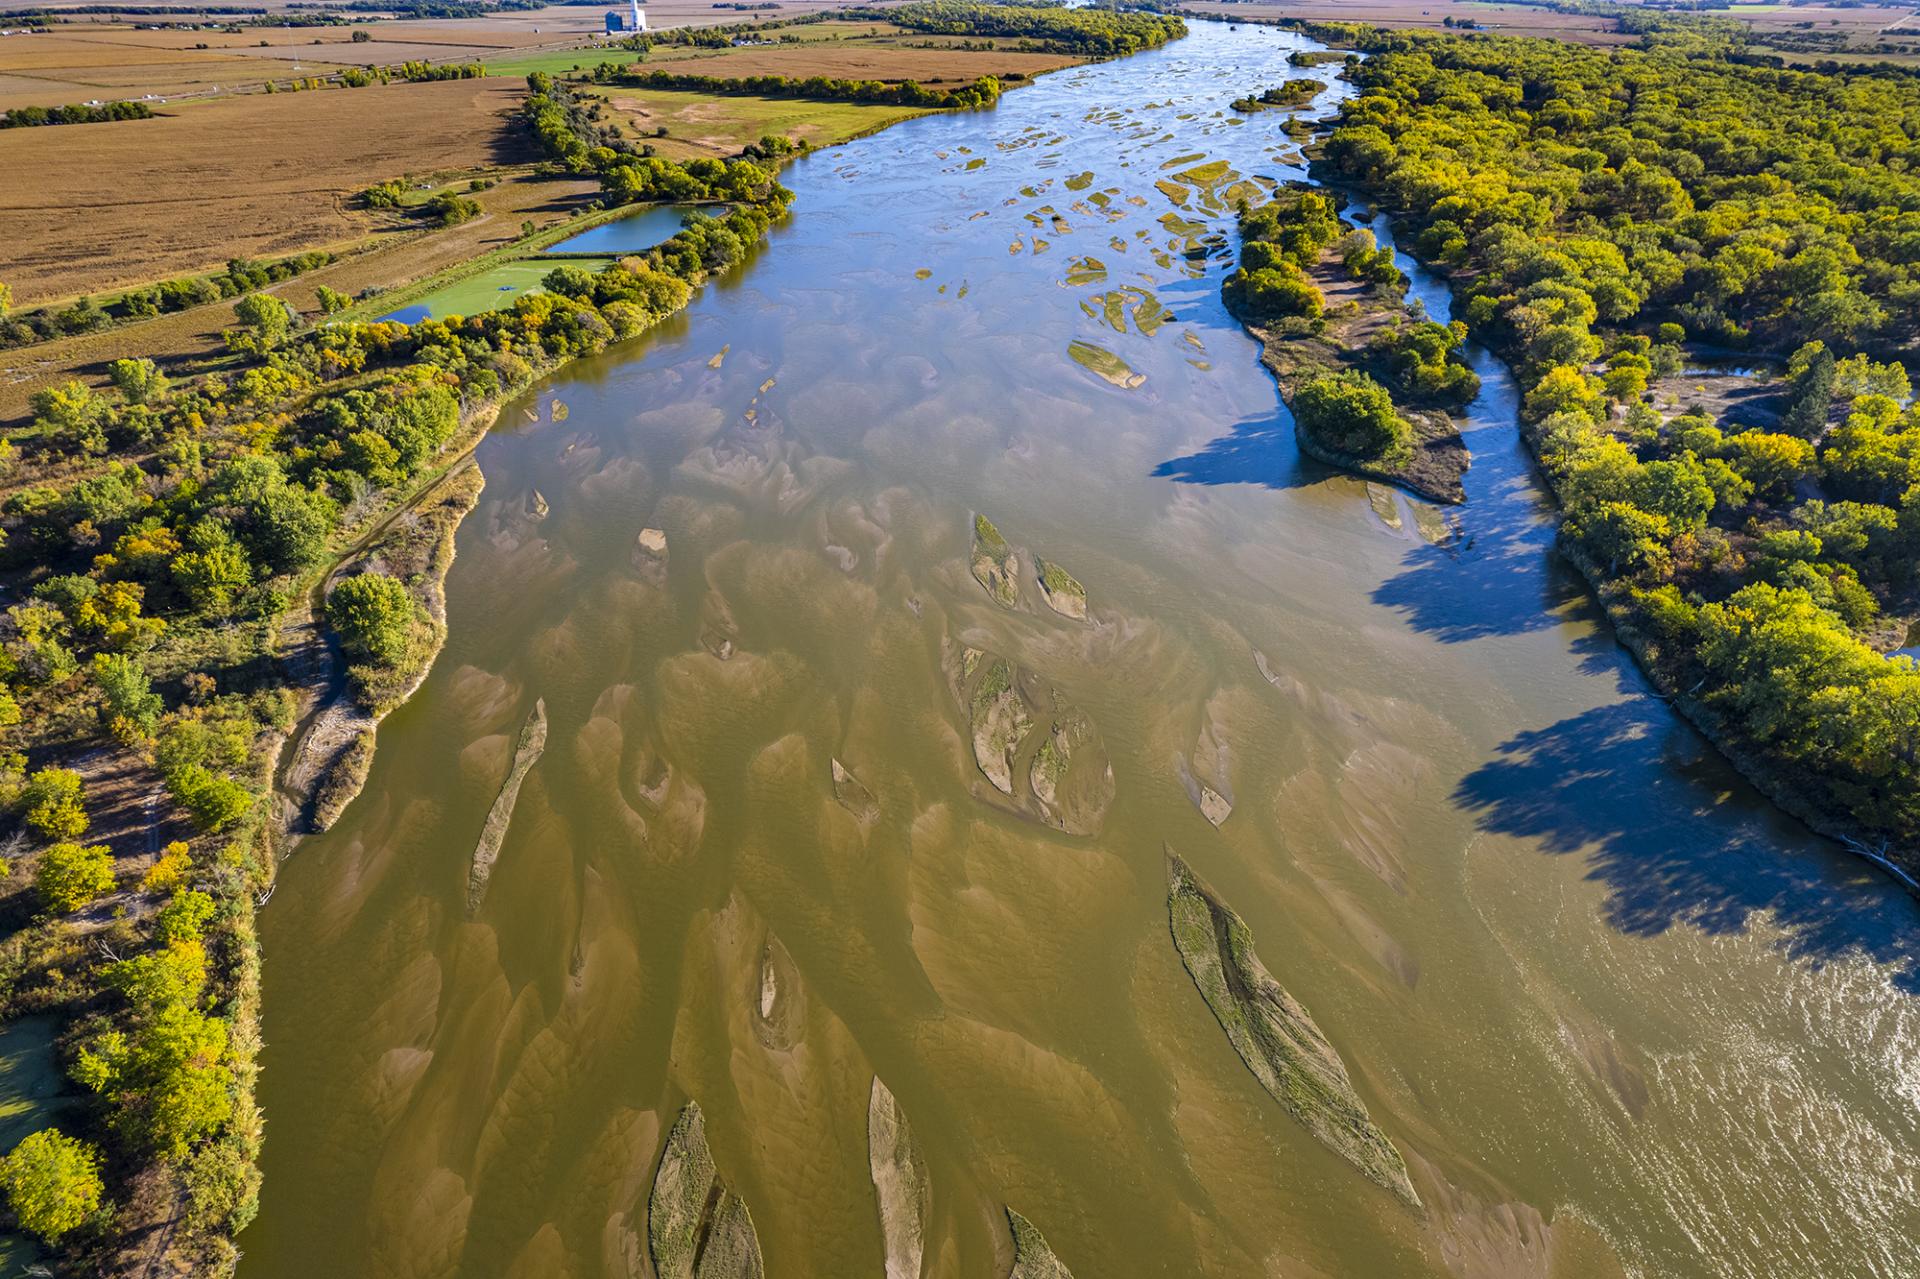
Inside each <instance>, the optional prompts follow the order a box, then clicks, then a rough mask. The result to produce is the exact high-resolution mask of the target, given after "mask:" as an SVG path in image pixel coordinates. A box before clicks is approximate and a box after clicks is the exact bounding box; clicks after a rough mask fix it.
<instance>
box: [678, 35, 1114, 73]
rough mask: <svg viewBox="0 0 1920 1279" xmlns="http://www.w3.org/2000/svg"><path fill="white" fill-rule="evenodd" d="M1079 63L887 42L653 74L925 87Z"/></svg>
mask: <svg viewBox="0 0 1920 1279" xmlns="http://www.w3.org/2000/svg"><path fill="white" fill-rule="evenodd" d="M1079 61H1081V59H1079V58H1074V57H1070V56H1067V55H1064V54H1054V53H1011V52H1000V51H997V50H993V51H980V50H968V49H917V48H912V47H910V46H908V45H905V44H900V43H892V42H884V41H866V40H859V41H851V40H849V41H832V42H823V43H810V44H804V45H766V46H762V47H756V48H744V49H727V50H723V51H720V52H715V53H709V54H706V55H705V56H700V57H686V58H671V59H670V58H667V57H665V56H662V55H660V54H655V55H654V56H653V57H651V58H649V59H648V60H647V63H646V68H647V69H655V68H657V69H659V70H662V71H685V72H689V73H692V74H696V75H711V76H724V77H727V78H730V79H745V78H746V77H748V76H761V75H779V76H790V77H794V78H796V79H803V78H805V77H807V76H833V77H836V78H839V79H847V80H918V81H919V82H920V83H921V84H941V83H948V82H955V81H968V80H974V79H977V78H978V77H980V76H984V75H997V76H1005V75H1006V74H1007V73H1009V72H1013V73H1016V74H1018V75H1022V76H1036V75H1039V74H1041V73H1042V72H1046V71H1054V70H1058V69H1059V68H1061V67H1069V66H1073V65H1074V64H1075V63H1077V62H1079Z"/></svg>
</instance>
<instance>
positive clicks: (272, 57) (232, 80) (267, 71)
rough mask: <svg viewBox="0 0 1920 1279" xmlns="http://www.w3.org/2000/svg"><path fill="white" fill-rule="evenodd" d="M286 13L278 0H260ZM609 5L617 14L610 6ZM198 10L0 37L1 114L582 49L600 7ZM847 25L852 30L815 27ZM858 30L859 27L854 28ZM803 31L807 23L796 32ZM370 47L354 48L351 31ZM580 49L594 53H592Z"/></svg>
mask: <svg viewBox="0 0 1920 1279" xmlns="http://www.w3.org/2000/svg"><path fill="white" fill-rule="evenodd" d="M81 2H83V0H73V3H71V4H66V5H62V4H58V3H55V4H48V5H43V4H41V3H39V0H0V28H4V27H5V26H6V17H5V15H6V14H7V13H8V12H9V11H10V10H11V11H18V10H21V9H26V8H33V9H42V8H52V9H61V8H72V7H74V5H75V4H78V3H81ZM262 7H263V8H266V9H269V10H271V9H276V8H283V7H285V5H284V0H264V3H263V4H262ZM609 7H615V8H617V7H618V5H617V4H616V3H614V0H609ZM830 7H832V6H831V4H830V3H828V0H801V2H800V3H794V4H783V5H782V6H781V8H780V9H779V10H777V11H775V10H765V11H762V12H755V13H743V12H740V11H738V10H733V9H716V8H714V7H713V6H712V4H711V3H710V2H708V3H701V0H653V3H651V4H648V5H647V20H648V22H649V23H650V24H651V25H652V26H654V27H655V28H656V29H659V28H665V27H672V26H689V25H691V26H711V25H715V24H722V23H735V22H757V21H767V20H771V19H777V18H780V17H783V16H784V17H792V16H796V15H799V14H804V13H809V12H817V11H818V10H820V9H823V8H830ZM199 16H200V15H197V14H195V13H194V12H193V11H192V10H190V9H186V8H182V9H181V10H180V11H179V22H178V23H177V24H176V25H172V26H168V25H165V24H167V23H168V22H169V19H168V18H167V17H165V16H163V15H149V14H143V15H140V17H139V19H138V21H139V22H140V23H142V24H146V28H147V29H140V28H138V27H136V26H135V25H134V24H133V23H132V22H128V21H121V22H111V21H108V20H107V19H106V18H105V17H104V16H103V15H98V14H80V13H76V14H74V15H73V16H72V17H71V18H70V19H68V20H66V21H63V22H62V23H61V24H60V25H58V26H57V27H55V28H53V29H52V30H51V31H48V32H46V33H39V34H33V35H15V36H4V37H0V111H8V110H12V109H13V108H15V107H33V106H40V107H51V106H61V105H65V104H68V103H75V102H90V101H94V100H96V99H97V100H100V101H112V100H115V99H118V98H142V97H145V96H147V95H148V94H152V95H154V96H156V97H160V98H177V97H181V96H183V95H184V96H202V95H210V94H215V93H225V92H230V91H232V90H234V89H252V88H256V87H258V86H259V85H260V84H261V83H262V82H263V81H265V80H267V79H269V78H273V79H280V80H285V79H288V78H291V77H293V76H303V75H327V74H330V73H333V72H336V71H339V70H340V69H342V68H343V67H349V66H366V65H370V64H374V65H393V64H396V63H400V62H406V61H410V60H414V59H420V60H425V61H429V62H469V61H479V62H490V61H495V60H498V59H500V58H503V57H507V56H510V55H513V54H516V53H524V52H528V51H532V50H540V49H574V48H581V47H582V46H586V45H589V44H590V42H592V41H593V40H594V38H595V37H596V36H598V35H599V34H600V33H601V31H602V28H603V23H604V17H605V10H604V9H600V8H588V7H579V6H571V5H568V6H555V7H553V8H548V9H538V10H531V11H527V12H513V13H500V14H489V15H487V16H486V17H481V18H445V19H427V18H418V19H415V18H409V19H401V20H397V21H396V20H385V19H380V18H378V17H377V16H375V15H368V17H367V21H365V22H359V23H355V24H354V25H353V26H351V27H345V26H342V27H251V26H249V27H242V28H240V29H238V30H226V31H216V30H208V29H201V28H199V27H196V26H194V25H191V24H192V23H193V21H194V20H195V19H196V18H198V17H199ZM823 25H831V26H834V27H841V26H845V27H847V28H848V29H852V28H853V27H854V26H856V25H858V24H823ZM859 29H860V30H863V31H864V30H866V29H867V26H860V27H859ZM801 30H803V31H808V32H811V30H812V29H811V28H801ZM355 31H364V32H366V34H367V35H368V36H369V37H370V38H369V39H368V40H366V41H363V42H360V43H355V42H354V41H353V33H354V32H355ZM585 52H589V53H590V52H592V50H591V49H587V50H585Z"/></svg>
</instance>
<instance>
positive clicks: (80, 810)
mask: <svg viewBox="0 0 1920 1279" xmlns="http://www.w3.org/2000/svg"><path fill="white" fill-rule="evenodd" d="M85 798H86V787H85V784H84V783H83V782H82V781H81V780H80V774H78V773H76V772H74V771H73V770H72V769H70V768H43V769H41V770H39V771H38V772H36V773H35V774H34V775H33V776H32V777H31V778H29V779H28V781H27V785H26V789H25V790H23V791H22V792H21V794H20V815H21V818H22V819H23V820H24V821H25V822H26V823H27V825H28V826H29V827H31V828H32V829H33V831H34V832H35V833H37V834H39V835H40V836H42V837H43V838H45V839H52V840H61V839H78V838H80V836H82V835H84V834H86V833H87V808H86V803H85Z"/></svg>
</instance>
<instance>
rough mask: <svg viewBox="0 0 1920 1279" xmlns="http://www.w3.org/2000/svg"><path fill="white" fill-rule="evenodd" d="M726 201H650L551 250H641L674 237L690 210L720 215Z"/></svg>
mask: <svg viewBox="0 0 1920 1279" xmlns="http://www.w3.org/2000/svg"><path fill="white" fill-rule="evenodd" d="M726 211H727V206H726V205H724V204H650V205H647V206H646V207H644V208H641V209H636V210H635V211H634V212H632V213H629V214H627V215H626V216H625V217H621V218H615V219H614V220H613V221H611V222H603V223H601V224H600V225H599V226H597V227H594V228H592V229H591V230H587V231H582V232H581V233H580V234H579V235H576V236H570V237H568V238H567V239H565V240H562V241H560V243H558V244H555V245H552V246H550V247H549V248H548V249H547V252H548V253H638V252H641V251H642V250H644V249H651V248H652V247H653V246H654V245H656V244H662V243H664V242H666V241H667V240H671V239H672V238H673V237H674V235H675V233H677V232H678V231H679V230H680V224H681V223H682V222H684V221H685V220H686V218H687V215H688V214H690V213H696V212H697V213H705V214H707V215H709V216H712V217H719V216H721V215H722V214H724V213H726Z"/></svg>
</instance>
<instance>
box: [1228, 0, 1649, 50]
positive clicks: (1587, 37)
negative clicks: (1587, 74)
mask: <svg viewBox="0 0 1920 1279" xmlns="http://www.w3.org/2000/svg"><path fill="white" fill-rule="evenodd" d="M1192 8H1193V9H1194V10H1195V11H1196V12H1200V13H1209V14H1217V15H1219V16H1220V17H1223V18H1227V19H1229V20H1231V19H1233V18H1264V19H1268V20H1272V19H1275V18H1302V19H1305V20H1307V21H1309V22H1368V23H1372V24H1373V25H1374V26H1379V27H1395V28H1403V29H1404V28H1415V27H1427V28H1432V29H1435V30H1438V29H1440V27H1441V26H1442V24H1443V23H1444V22H1445V20H1446V19H1448V18H1452V19H1454V20H1455V21H1460V20H1462V19H1471V20H1472V21H1474V22H1477V23H1479V24H1480V25H1482V26H1484V27H1485V28H1486V29H1487V30H1489V31H1497V32H1499V33H1500V34H1502V35H1510V36H1542V37H1547V38H1551V39H1557V40H1566V41H1569V42H1571V43H1574V44H1591V45H1613V44H1626V43H1628V42H1630V41H1631V40H1632V39H1633V37H1631V36H1627V35H1622V34H1621V33H1620V32H1619V31H1618V30H1616V29H1615V24H1614V22H1613V20H1612V19H1611V18H1603V17H1598V16H1594V15H1590V14H1578V13H1555V12H1554V11H1553V10H1551V9H1542V8H1537V7H1534V6H1529V5H1514V4H1484V3H1478V2H1477V0H1287V3H1284V4H1282V3H1272V4H1263V3H1253V4H1239V3H1227V2H1225V0H1196V3H1194V4H1193V5H1192Z"/></svg>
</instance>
